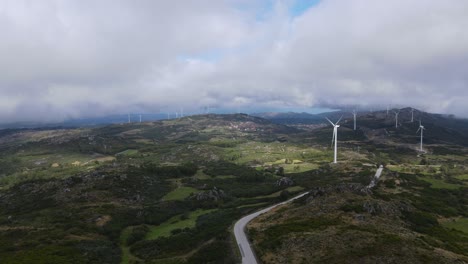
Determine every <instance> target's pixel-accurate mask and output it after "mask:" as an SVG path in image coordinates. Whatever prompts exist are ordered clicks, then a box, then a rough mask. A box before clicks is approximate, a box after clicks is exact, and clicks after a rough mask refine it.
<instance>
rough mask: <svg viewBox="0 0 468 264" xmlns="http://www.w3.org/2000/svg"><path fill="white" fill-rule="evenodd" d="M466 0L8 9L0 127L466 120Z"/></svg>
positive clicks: (231, 0) (171, 1) (115, 0)
mask: <svg viewBox="0 0 468 264" xmlns="http://www.w3.org/2000/svg"><path fill="white" fill-rule="evenodd" d="M467 14H468V1H466V0H450V1H440V0H411V1H408V0H392V1H388V0H346V1H343V0H321V1H320V0H278V1H275V0H167V1H165V0H160V1H152V0H139V1H131V0H125V1H123V0H122V1H120V0H96V1H95V0H84V1H76V0H73V1H72V0H45V1H35V0H29V1H26V0H0V123H3V122H12V121H39V120H42V121H55V120H62V119H67V118H77V117H90V116H99V115H108V114H120V113H128V112H131V113H159V112H164V113H165V112H167V111H172V112H175V111H177V110H178V109H180V107H184V110H185V111H186V112H193V111H200V109H203V107H205V106H211V107H213V108H216V107H217V108H223V109H233V110H234V111H237V109H242V110H243V112H251V111H254V110H259V109H278V110H281V109H291V108H297V109H313V108H317V107H327V106H336V105H368V106H371V105H372V106H373V107H375V106H380V107H381V108H385V107H386V106H387V105H389V104H391V105H392V106H408V105H410V106H414V107H418V108H421V109H425V110H427V111H432V112H439V113H453V114H456V115H458V116H465V117H466V116H468V111H466V110H467V107H466V106H465V105H466V103H467V102H468V30H467V29H468V15H467Z"/></svg>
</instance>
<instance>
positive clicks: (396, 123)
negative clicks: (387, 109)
mask: <svg viewBox="0 0 468 264" xmlns="http://www.w3.org/2000/svg"><path fill="white" fill-rule="evenodd" d="M393 113H395V128H398V114H400V110H398V112H397V111H393Z"/></svg>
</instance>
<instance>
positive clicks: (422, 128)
mask: <svg viewBox="0 0 468 264" xmlns="http://www.w3.org/2000/svg"><path fill="white" fill-rule="evenodd" d="M419 130H421V145H420V147H419V151H421V152H423V131H424V130H425V128H424V126H423V125H421V120H419V128H418V131H416V133H418V132H419Z"/></svg>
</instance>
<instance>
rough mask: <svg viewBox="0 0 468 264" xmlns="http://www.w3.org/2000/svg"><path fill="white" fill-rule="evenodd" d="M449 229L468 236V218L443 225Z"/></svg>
mask: <svg viewBox="0 0 468 264" xmlns="http://www.w3.org/2000/svg"><path fill="white" fill-rule="evenodd" d="M442 225H443V226H445V227H447V228H453V229H456V230H459V231H462V232H465V233H466V234H468V218H460V219H457V220H455V221H447V222H444V223H443V224H442Z"/></svg>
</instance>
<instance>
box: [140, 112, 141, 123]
mask: <svg viewBox="0 0 468 264" xmlns="http://www.w3.org/2000/svg"><path fill="white" fill-rule="evenodd" d="M140 123H141V114H140Z"/></svg>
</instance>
